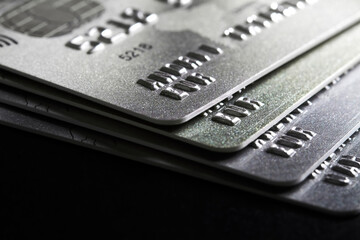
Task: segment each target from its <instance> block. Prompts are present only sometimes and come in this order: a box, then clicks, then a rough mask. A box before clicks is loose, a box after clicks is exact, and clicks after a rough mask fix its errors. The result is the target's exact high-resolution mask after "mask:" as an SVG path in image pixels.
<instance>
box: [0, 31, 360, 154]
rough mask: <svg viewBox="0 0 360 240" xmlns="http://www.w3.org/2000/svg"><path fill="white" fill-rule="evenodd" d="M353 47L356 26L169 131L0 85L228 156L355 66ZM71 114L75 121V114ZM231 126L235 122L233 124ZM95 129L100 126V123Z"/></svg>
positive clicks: (357, 55) (22, 84)
mask: <svg viewBox="0 0 360 240" xmlns="http://www.w3.org/2000/svg"><path fill="white" fill-rule="evenodd" d="M357 42H360V26H359V25H356V26H354V27H352V28H351V29H349V30H347V31H345V32H343V33H342V34H341V35H339V36H336V37H334V38H333V39H331V40H329V41H327V42H326V43H324V44H322V45H320V46H318V47H316V48H314V49H313V50H311V51H309V52H308V53H307V54H305V55H303V56H301V57H300V58H298V59H296V60H294V61H292V62H290V63H288V64H286V65H285V66H283V67H282V68H280V69H278V70H277V71H275V72H273V73H272V74H270V75H268V76H265V77H263V78H262V79H261V80H259V81H257V82H255V83H254V84H252V85H251V86H248V87H247V88H246V89H245V90H243V91H241V92H240V93H237V94H235V95H234V96H233V97H232V98H231V99H230V100H228V101H224V102H221V103H220V104H218V105H216V106H215V107H214V108H212V110H211V112H210V111H206V112H205V113H204V114H202V115H201V116H199V117H196V118H194V119H193V120H191V121H189V122H187V123H185V124H182V125H179V126H171V127H159V126H157V125H153V124H148V123H147V122H145V121H140V120H138V119H137V118H134V117H129V116H128V115H125V114H119V112H117V111H113V110H111V109H106V108H104V107H103V106H99V105H97V104H92V103H91V102H89V101H86V100H83V99H81V98H77V97H75V96H74V95H70V94H66V93H64V92H61V91H58V90H56V89H54V88H49V87H46V86H45V85H41V84H35V83H34V82H32V81H29V80H28V79H26V78H24V77H19V76H17V75H15V74H11V73H8V72H5V71H0V82H2V83H4V84H7V85H10V86H13V87H16V88H20V89H23V90H25V91H29V92H34V93H35V94H38V95H42V96H46V97H47V98H51V99H55V100H57V101H60V102H65V103H67V104H69V105H73V106H76V107H79V108H82V109H85V110H88V111H91V112H95V113H97V114H100V115H103V116H106V117H109V118H112V119H116V120H119V121H121V122H125V123H128V124H130V125H135V126H137V127H140V128H144V129H147V130H150V131H153V132H156V133H159V134H161V135H165V136H168V137H171V138H175V139H177V140H181V141H184V142H187V143H189V144H192V145H196V146H200V147H202V148H206V149H208V150H212V151H218V152H231V151H236V150H239V149H242V148H244V147H245V146H247V145H248V144H249V143H251V142H252V141H254V140H255V139H256V138H258V137H259V136H260V135H262V134H263V133H264V132H265V131H267V130H268V129H269V128H270V127H271V126H272V125H274V124H275V123H276V122H278V121H279V120H280V119H282V118H283V117H285V116H286V115H287V114H289V113H290V112H291V111H293V110H294V109H296V108H297V107H298V106H299V105H300V104H302V103H303V102H304V101H305V100H306V99H308V98H309V97H310V96H312V95H313V94H315V93H316V92H318V91H319V90H320V89H321V88H323V87H324V86H326V85H327V84H328V83H329V82H331V81H333V80H334V79H336V77H338V76H339V75H341V74H342V73H343V72H345V71H347V70H348V69H349V68H350V67H352V66H353V65H354V64H355V63H356V62H359V61H360V45H359V44H357ZM3 96H5V95H3ZM244 98H247V99H248V101H245V99H244ZM74 112H75V113H72V114H74V116H75V115H79V114H77V113H76V111H74ZM219 115H220V117H219ZM69 117H70V118H71V116H69ZM88 118H89V117H88ZM233 121H236V123H234V125H232V123H233ZM99 124H100V125H102V124H101V121H100V122H99ZM116 124H118V123H116ZM116 124H112V125H116Z"/></svg>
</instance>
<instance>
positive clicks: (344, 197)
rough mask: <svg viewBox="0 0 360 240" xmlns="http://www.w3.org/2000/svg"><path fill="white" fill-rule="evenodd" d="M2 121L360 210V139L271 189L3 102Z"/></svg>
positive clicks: (300, 200) (334, 208) (307, 201)
mask: <svg viewBox="0 0 360 240" xmlns="http://www.w3.org/2000/svg"><path fill="white" fill-rule="evenodd" d="M0 123H1V124H3V125H6V126H10V127H14V128H18V129H21V130H25V131H29V132H33V133H36V134H40V135H43V136H47V137H51V138H55V139H58V140H62V141H66V142H70V143H74V144H77V145H81V146H84V147H88V148H92V149H95V150H99V151H103V152H106V153H110V154H114V155H117V156H120V157H124V158H128V159H132V160H136V161H139V162H143V163H147V164H151V165H155V166H159V167H162V168H166V169H170V170H173V171H176V172H180V173H184V174H187V175H190V176H194V177H198V178H201V179H205V180H209V181H212V182H216V183H220V184H223V185H227V186H231V187H234V188H238V189H241V190H246V191H250V192H253V193H257V194H260V195H264V196H267V197H271V198H276V199H280V200H283V201H288V202H292V203H296V204H299V205H303V206H306V207H308V208H314V209H316V210H320V211H324V212H327V213H332V214H338V215H345V214H346V215H349V214H356V213H358V212H359V211H360V184H359V172H360V158H358V157H357V156H359V155H358V151H360V136H358V135H359V131H357V132H355V133H354V134H353V135H352V136H351V137H350V138H348V139H347V140H346V141H345V142H344V143H343V144H342V145H341V146H340V147H339V148H337V150H336V151H335V152H334V153H333V154H331V155H330V157H329V158H328V159H326V160H325V161H324V162H323V163H322V164H321V165H320V166H319V167H318V168H317V169H316V170H315V171H314V172H313V173H312V174H311V175H310V176H309V177H308V178H306V180H304V181H303V182H302V183H301V184H299V185H297V186H295V187H291V188H289V187H287V188H281V187H269V186H265V185H263V184H261V183H257V182H254V181H252V180H249V179H246V178H243V177H239V176H237V175H234V174H231V173H227V172H224V171H221V170H218V169H215V168H211V167H207V166H204V165H201V164H197V163H195V162H193V161H188V160H185V159H183V158H180V157H177V156H172V155H169V154H166V153H163V152H160V151H156V150H153V149H150V148H147V147H144V146H140V145H136V144H133V143H130V142H126V141H123V140H120V139H117V138H114V137H110V136H107V135H104V134H100V133H97V132H94V131H91V130H87V129H84V128H80V127H77V126H75V125H71V124H67V123H64V122H60V121H56V120H52V119H47V118H45V117H41V116H38V115H36V114H33V113H29V112H25V111H23V110H19V109H16V108H13V107H10V106H7V105H4V104H0Z"/></svg>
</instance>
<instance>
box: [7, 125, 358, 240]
mask: <svg viewBox="0 0 360 240" xmlns="http://www.w3.org/2000/svg"><path fill="white" fill-rule="evenodd" d="M0 132H1V138H0V143H1V145H0V146H1V153H2V157H1V172H0V175H1V185H2V187H1V192H2V193H1V202H2V203H1V216H2V219H3V220H4V221H3V224H2V227H1V229H2V230H1V231H2V235H1V239H92V238H96V239H159V238H161V239H347V238H349V239H358V238H359V234H360V228H359V226H360V218H359V217H351V218H336V217H333V216H329V215H324V214H322V213H317V212H313V211H310V210H306V209H303V208H301V207H297V206H294V205H291V204H288V203H282V202H278V201H275V200H270V199H267V198H264V197H259V196H256V195H254V194H250V193H247V192H243V191H238V190H235V189H231V188H228V187H224V186H221V185H217V184H213V183H209V182H206V181H203V180H199V179H195V178H192V177H188V176H185V175H181V174H177V173H173V172H170V171H168V170H162V169H159V168H156V167H151V166H147V165H144V164H140V163H136V162H132V161H130V160H127V159H121V158H118V157H114V156H111V155H108V154H103V153H99V152H96V151H92V150H89V149H85V148H82V147H77V146H73V145H71V144H68V143H63V142H60V141H56V140H50V139H48V138H45V137H40V136H37V135H33V134H29V133H25V132H22V131H19V130H14V129H11V128H7V127H3V126H0ZM30 158H32V159H30Z"/></svg>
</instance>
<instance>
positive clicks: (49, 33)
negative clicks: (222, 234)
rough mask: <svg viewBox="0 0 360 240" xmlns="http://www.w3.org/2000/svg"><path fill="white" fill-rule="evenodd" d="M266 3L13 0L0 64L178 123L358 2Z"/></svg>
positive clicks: (335, 28)
mask: <svg viewBox="0 0 360 240" xmlns="http://www.w3.org/2000/svg"><path fill="white" fill-rule="evenodd" d="M271 2H272V1H258V2H254V1H230V0H228V1H206V2H201V3H198V4H195V5H194V6H192V7H190V8H175V7H173V6H169V5H168V4H166V3H164V2H162V1H155V0H154V1H145V2H144V1H140V0H138V1H134V0H132V1H130V0H127V1H122V3H121V4H119V3H118V1H115V0H107V1H101V2H100V1H95V0H87V1H80V0H71V1H68V0H61V1H55V0H48V1H45V0H35V1H31V2H28V1H25V2H24V1H19V3H20V4H19V5H18V6H16V7H14V8H11V9H9V10H7V11H4V12H3V14H2V17H1V18H0V25H1V27H0V31H1V36H0V37H1V38H2V39H6V40H4V41H5V42H7V43H8V44H5V45H6V46H5V45H4V47H2V48H0V65H1V67H2V68H5V69H9V70H11V71H14V72H17V73H19V74H22V75H26V76H28V77H29V78H31V79H33V80H35V81H38V82H41V83H45V84H47V85H50V86H52V87H56V88H59V89H61V90H65V91H68V92H71V93H73V94H76V95H79V96H81V97H83V98H86V99H89V100H92V101H95V102H98V103H101V104H102V105H105V106H108V107H111V108H114V109H116V110H119V111H122V112H124V113H128V114H130V115H133V116H136V117H139V118H141V119H143V120H147V121H151V122H154V123H157V124H166V125H170V124H179V123H182V122H185V121H187V120H189V119H191V118H193V117H195V116H196V115H199V114H200V113H201V112H203V111H204V110H207V109H208V108H209V107H212V106H213V105H215V104H217V103H219V102H220V101H222V100H224V99H225V98H226V97H228V96H229V95H231V94H234V93H235V92H237V91H238V90H240V89H241V88H243V87H245V86H246V85H248V84H250V83H251V82H253V81H255V80H257V79H259V78H260V77H262V76H263V75H265V74H266V73H268V72H270V71H271V70H274V69H275V68H277V67H279V66H280V65H282V64H284V63H285V62H287V61H289V60H290V59H292V58H294V57H296V56H298V55H300V54H301V53H304V52H305V51H307V50H309V49H310V48H312V47H314V46H315V45H317V44H319V43H321V42H323V41H324V40H326V39H328V38H329V37H331V36H334V35H335V34H336V33H339V32H340V31H342V30H344V29H345V28H347V27H349V26H350V25H352V24H354V23H356V22H357V21H358V20H359V19H360V11H359V10H360V2H359V1H358V0H346V1H337V0H326V1H325V0H319V1H310V0H306V1H305V0H304V1H286V2H279V3H275V4H274V3H271ZM299 4H300V5H299ZM285 36H286V37H285Z"/></svg>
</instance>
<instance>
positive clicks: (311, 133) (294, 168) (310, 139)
mask: <svg viewBox="0 0 360 240" xmlns="http://www.w3.org/2000/svg"><path fill="white" fill-rule="evenodd" d="M359 76H360V67H356V68H354V69H352V70H351V71H350V72H349V73H348V74H346V75H344V76H343V77H342V78H339V79H337V80H334V82H333V83H332V84H331V85H329V86H327V87H326V88H325V89H324V90H323V91H321V92H320V93H318V94H317V95H315V96H314V97H313V98H312V99H311V101H307V102H306V103H304V104H303V105H302V106H300V108H297V109H296V110H294V111H293V112H292V113H291V114H289V115H288V116H286V117H285V118H284V119H282V120H281V121H280V122H279V123H277V124H275V125H274V126H273V127H272V128H271V129H270V130H269V131H267V132H265V133H264V134H263V135H262V136H260V137H259V139H257V140H255V141H254V142H253V143H252V144H251V146H248V147H246V148H245V149H243V150H241V151H238V152H236V153H226V154H225V153H213V152H208V151H205V150H202V149H199V148H197V147H194V146H190V145H188V144H185V143H182V142H179V141H176V140H172V139H169V138H167V137H164V136H161V135H157V134H154V133H151V132H149V131H145V130H143V129H139V128H136V127H132V126H130V125H127V124H124V123H120V122H117V121H114V120H111V119H108V118H104V117H101V116H98V115H96V114H92V113H90V112H86V111H84V110H80V109H76V108H73V107H70V106H67V105H64V104H60V103H57V102H53V101H50V100H46V99H44V98H41V97H38V96H34V95H32V94H30V93H24V92H21V91H20V90H11V89H10V88H8V87H2V88H1V90H0V93H1V94H0V102H3V103H6V104H9V105H13V106H16V107H19V108H23V109H26V110H29V111H33V112H36V113H39V114H43V115H46V116H49V117H52V118H56V119H59V120H62V121H67V122H70V123H73V124H76V125H80V126H83V127H86V128H90V129H93V130H96V131H99V132H102V133H106V134H108V135H111V136H115V137H117V138H122V139H125V140H128V141H132V142H135V143H139V144H142V145H145V146H147V147H151V148H155V149H157V150H160V151H164V152H167V153H170V154H173V155H177V156H180V157H183V158H186V159H189V160H193V161H196V162H200V163H202V164H205V165H209V166H212V167H216V168H220V169H223V170H225V171H229V172H232V173H234V174H238V175H243V176H247V177H249V178H252V179H255V180H258V181H262V182H265V183H267V184H273V185H286V186H289V185H295V184H297V183H299V182H301V181H302V180H304V178H305V177H306V176H308V175H309V174H310V173H311V171H313V170H314V169H315V168H316V167H317V165H318V164H319V163H320V162H321V161H323V160H325V159H326V158H327V157H328V156H329V155H330V154H331V153H332V152H333V151H334V150H335V149H336V148H337V147H338V146H340V144H341V143H342V142H343V141H345V139H346V138H348V137H349V136H350V135H351V134H352V133H353V132H354V131H355V130H356V129H358V128H359V126H360V105H359V104H358V103H359V101H360V95H359V94H358V92H359V90H360V84H359V82H360V78H359Z"/></svg>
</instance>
